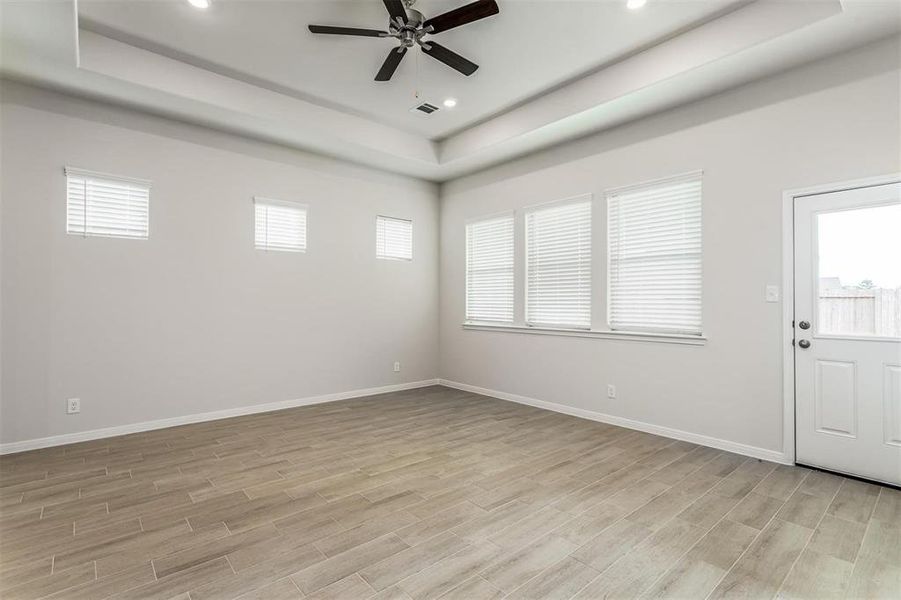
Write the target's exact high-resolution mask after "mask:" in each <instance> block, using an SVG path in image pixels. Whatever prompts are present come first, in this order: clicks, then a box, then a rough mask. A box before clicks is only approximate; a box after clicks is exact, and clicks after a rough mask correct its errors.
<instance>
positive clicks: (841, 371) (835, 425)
mask: <svg viewBox="0 0 901 600" xmlns="http://www.w3.org/2000/svg"><path fill="white" fill-rule="evenodd" d="M816 368H817V384H816V393H815V402H816V410H815V417H816V429H817V431H818V432H820V433H831V434H833V435H843V436H846V437H852V438H853V437H857V394H856V392H855V390H856V389H857V382H856V379H857V377H856V376H855V371H856V365H855V364H854V363H853V362H845V361H837V360H818V361H817V367H816Z"/></svg>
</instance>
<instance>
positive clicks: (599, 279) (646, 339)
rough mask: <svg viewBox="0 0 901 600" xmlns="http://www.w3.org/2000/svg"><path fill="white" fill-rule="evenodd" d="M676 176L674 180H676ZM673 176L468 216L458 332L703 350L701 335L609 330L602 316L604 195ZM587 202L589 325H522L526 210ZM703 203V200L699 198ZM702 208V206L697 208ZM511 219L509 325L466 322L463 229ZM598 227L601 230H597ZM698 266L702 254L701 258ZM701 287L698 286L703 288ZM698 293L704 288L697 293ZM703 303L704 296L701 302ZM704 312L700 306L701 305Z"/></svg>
mask: <svg viewBox="0 0 901 600" xmlns="http://www.w3.org/2000/svg"><path fill="white" fill-rule="evenodd" d="M703 173H704V172H703V171H702V170H695V171H690V172H687V173H682V174H681V175H682V176H686V175H691V174H696V175H697V176H699V177H702V176H703ZM676 177H678V176H676ZM671 178H672V177H662V178H655V179H653V180H646V181H644V182H639V183H636V184H630V185H628V186H621V187H615V188H601V191H600V193H597V194H595V193H594V192H584V193H581V194H576V195H573V196H568V197H565V198H562V199H557V200H550V201H543V202H538V203H533V204H526V205H524V206H521V207H516V208H513V209H511V210H508V211H502V212H495V213H488V214H484V215H477V216H473V217H468V218H466V219H465V220H464V227H463V232H462V244H463V248H464V250H463V255H464V258H463V267H462V268H463V276H462V279H463V285H464V293H463V303H464V304H463V307H462V311H461V312H462V313H463V319H462V323H461V325H460V326H461V328H462V329H464V330H469V331H483V332H495V333H514V334H530V335H549V336H556V337H577V338H590V339H600V340H616V341H619V342H643V343H657V344H675V345H686V346H704V345H706V344H707V337H706V335H705V334H704V333H701V334H700V335H695V334H682V333H663V332H655V331H633V330H622V329H615V330H614V329H610V328H609V323H608V322H607V311H608V305H609V302H608V296H607V293H608V289H607V287H608V284H609V282H608V279H607V276H608V272H609V271H608V270H605V269H609V266H608V265H607V257H608V254H609V251H608V247H607V242H608V240H607V236H608V223H607V221H606V218H607V207H606V193H607V192H608V191H616V190H621V189H626V188H629V187H635V186H641V185H647V184H650V183H654V182H657V181H664V180H667V179H671ZM583 199H588V200H589V201H590V202H591V211H592V225H591V229H592V231H591V251H592V254H591V261H592V265H591V292H592V293H591V326H590V327H589V328H587V329H586V328H579V329H577V328H572V327H566V326H553V325H529V324H527V323H526V320H525V315H526V298H527V294H528V290H527V285H528V282H527V268H526V260H527V256H526V254H527V241H526V228H527V222H526V216H525V215H526V214H527V213H528V212H530V211H533V210H537V209H540V208H543V207H547V206H549V205H553V204H557V203H563V202H567V201H569V202H577V201H579V200H583ZM702 200H703V198H702ZM702 208H703V203H702ZM509 214H512V215H513V222H514V229H513V238H514V258H513V260H514V298H513V323H512V324H510V323H495V322H470V321H467V319H466V299H465V295H466V262H465V261H466V232H465V225H468V224H469V223H471V222H475V221H482V220H488V219H491V218H497V217H499V216H503V215H509ZM598 215H603V218H604V219H605V220H604V221H603V223H602V224H599V222H598V220H597V216H598ZM599 225H600V228H599ZM701 235H702V240H703V230H702V232H701ZM599 252H604V253H605V254H604V255H603V256H598V254H597V253H599ZM702 262H703V255H702ZM702 285H703V284H702ZM702 292H703V289H702ZM702 303H703V297H702ZM702 308H703V304H702Z"/></svg>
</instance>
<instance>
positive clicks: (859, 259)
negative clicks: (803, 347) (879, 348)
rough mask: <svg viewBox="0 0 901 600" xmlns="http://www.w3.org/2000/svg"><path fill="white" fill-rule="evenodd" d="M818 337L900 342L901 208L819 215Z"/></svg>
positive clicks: (894, 205)
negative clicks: (875, 338)
mask: <svg viewBox="0 0 901 600" xmlns="http://www.w3.org/2000/svg"><path fill="white" fill-rule="evenodd" d="M817 238H818V264H819V298H818V314H817V331H818V333H822V334H828V335H853V336H879V337H901V204H890V205H885V206H874V207H870V208H861V209H855V210H844V211H837V212H830V213H821V214H819V215H818V216H817Z"/></svg>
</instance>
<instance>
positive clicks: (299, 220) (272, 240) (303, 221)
mask: <svg viewBox="0 0 901 600" xmlns="http://www.w3.org/2000/svg"><path fill="white" fill-rule="evenodd" d="M253 204H254V223H255V225H254V246H255V247H256V248H257V249H259V250H279V251H285V252H305V251H306V249H307V207H306V206H304V205H303V204H298V203H296V202H284V201H282V200H270V199H268V198H254V199H253Z"/></svg>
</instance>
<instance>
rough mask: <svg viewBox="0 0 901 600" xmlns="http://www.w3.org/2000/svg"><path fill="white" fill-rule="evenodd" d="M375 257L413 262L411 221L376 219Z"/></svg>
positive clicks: (379, 217)
mask: <svg viewBox="0 0 901 600" xmlns="http://www.w3.org/2000/svg"><path fill="white" fill-rule="evenodd" d="M375 255H376V258H385V259H389V260H413V221H410V220H408V219H395V218H394V217H382V216H378V217H376V218H375Z"/></svg>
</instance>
